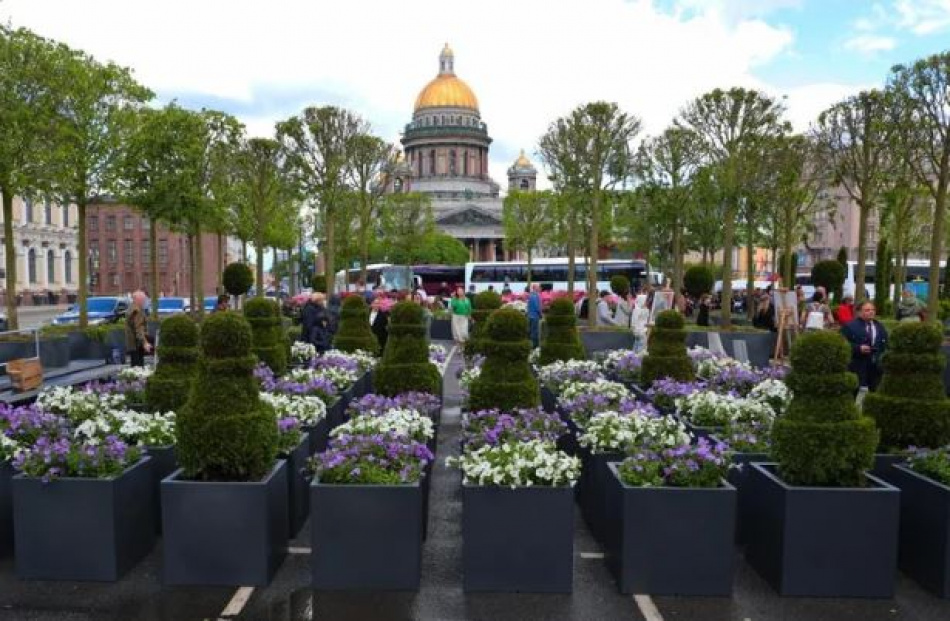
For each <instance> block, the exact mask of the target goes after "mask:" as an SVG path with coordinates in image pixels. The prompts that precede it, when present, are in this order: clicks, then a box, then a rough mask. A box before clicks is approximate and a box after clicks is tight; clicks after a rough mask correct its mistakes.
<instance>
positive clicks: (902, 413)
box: [864, 323, 950, 451]
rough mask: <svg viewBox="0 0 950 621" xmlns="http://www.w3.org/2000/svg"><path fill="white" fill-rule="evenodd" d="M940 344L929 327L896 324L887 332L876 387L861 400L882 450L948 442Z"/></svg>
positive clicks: (949, 418) (949, 404)
mask: <svg viewBox="0 0 950 621" xmlns="http://www.w3.org/2000/svg"><path fill="white" fill-rule="evenodd" d="M941 344H943V333H942V332H941V330H940V328H939V327H938V326H937V325H935V324H931V323H902V324H900V325H899V326H897V327H896V328H894V331H893V332H891V335H890V340H889V342H888V349H887V352H886V353H885V354H884V358H883V360H882V361H881V362H882V365H883V366H884V377H883V378H882V379H881V386H880V387H879V388H878V391H877V392H872V393H868V395H867V397H866V398H865V400H864V411H865V413H866V414H867V415H868V416H870V417H871V418H873V419H874V420H875V421H876V422H877V427H878V429H880V431H881V447H882V448H883V449H884V450H885V451H901V450H904V449H906V448H907V447H909V446H919V447H926V448H938V447H941V446H944V445H946V444H948V443H950V399H947V395H946V392H945V390H944V386H943V369H944V367H945V366H946V364H947V361H946V358H945V357H944V355H943V354H942V353H941V352H940V346H941Z"/></svg>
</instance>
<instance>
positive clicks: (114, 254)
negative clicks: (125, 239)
mask: <svg viewBox="0 0 950 621" xmlns="http://www.w3.org/2000/svg"><path fill="white" fill-rule="evenodd" d="M106 244H107V245H106V252H107V253H108V256H109V263H115V262H116V261H118V260H119V250H118V245H117V244H116V242H115V240H114V239H110V240H109V241H107V242H106Z"/></svg>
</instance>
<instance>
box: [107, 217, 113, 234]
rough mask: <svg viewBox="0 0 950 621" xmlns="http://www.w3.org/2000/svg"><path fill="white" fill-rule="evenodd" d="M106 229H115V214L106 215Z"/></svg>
mask: <svg viewBox="0 0 950 621" xmlns="http://www.w3.org/2000/svg"><path fill="white" fill-rule="evenodd" d="M106 230H107V231H114V230H115V216H108V217H106Z"/></svg>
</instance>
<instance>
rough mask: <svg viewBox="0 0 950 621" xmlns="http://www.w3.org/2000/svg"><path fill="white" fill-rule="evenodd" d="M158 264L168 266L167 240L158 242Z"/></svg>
mask: <svg viewBox="0 0 950 621" xmlns="http://www.w3.org/2000/svg"><path fill="white" fill-rule="evenodd" d="M158 263H159V265H168V240H167V239H161V240H159V242H158Z"/></svg>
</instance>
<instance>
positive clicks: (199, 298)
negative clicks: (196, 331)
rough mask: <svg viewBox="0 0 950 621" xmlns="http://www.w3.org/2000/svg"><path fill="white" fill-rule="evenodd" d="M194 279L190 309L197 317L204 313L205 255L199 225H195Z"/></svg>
mask: <svg viewBox="0 0 950 621" xmlns="http://www.w3.org/2000/svg"><path fill="white" fill-rule="evenodd" d="M195 230H196V231H197V233H196V234H195V279H194V280H193V281H192V282H194V286H193V287H192V288H191V291H192V293H191V295H192V300H191V310H192V314H193V315H195V316H197V317H198V318H199V319H200V318H201V317H203V316H204V314H205V304H204V302H205V269H204V267H205V265H204V264H205V257H204V240H203V239H202V233H201V225H200V224H197V225H195Z"/></svg>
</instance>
